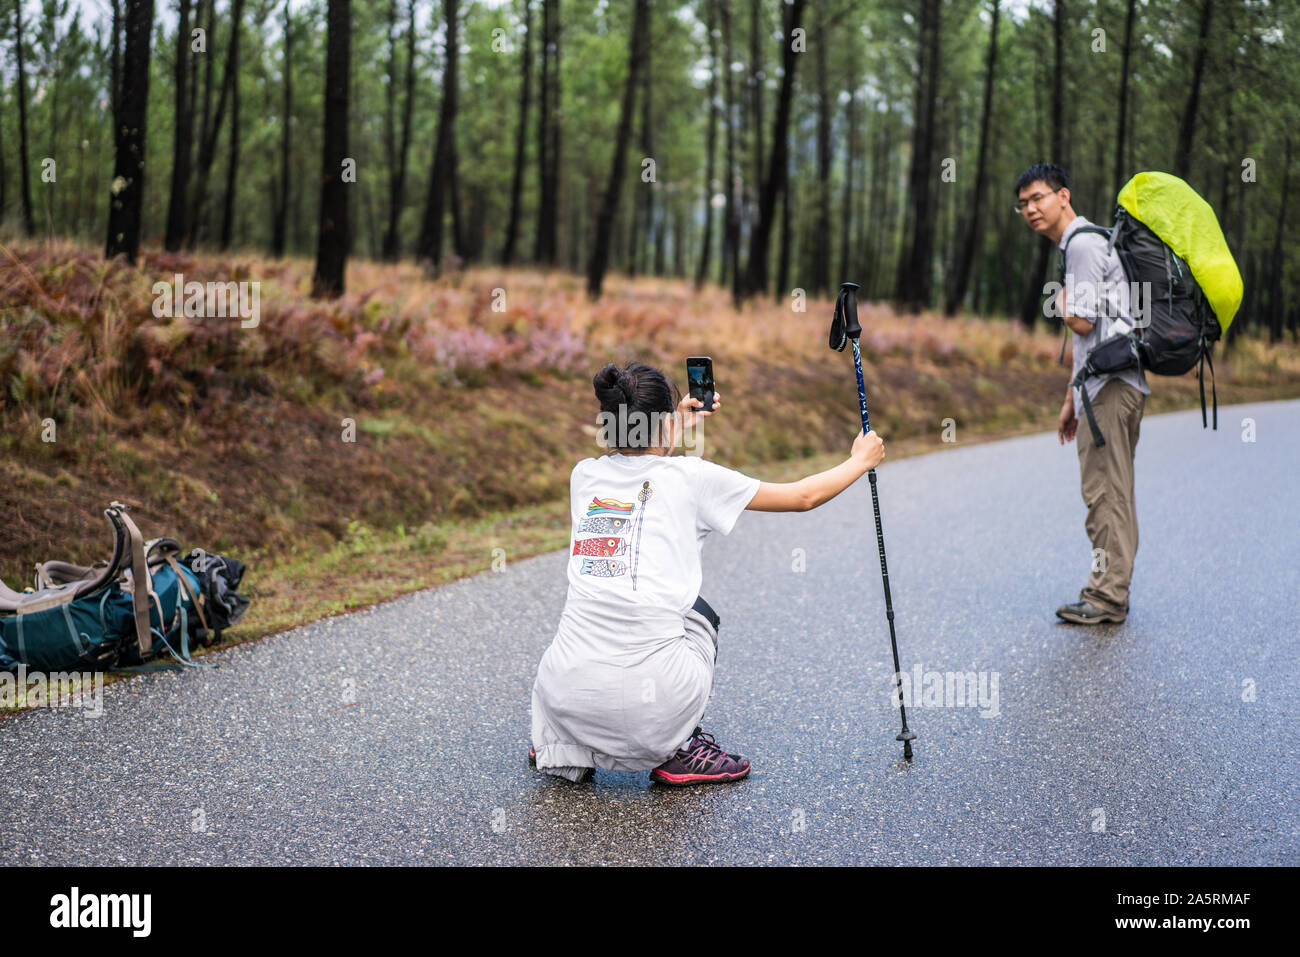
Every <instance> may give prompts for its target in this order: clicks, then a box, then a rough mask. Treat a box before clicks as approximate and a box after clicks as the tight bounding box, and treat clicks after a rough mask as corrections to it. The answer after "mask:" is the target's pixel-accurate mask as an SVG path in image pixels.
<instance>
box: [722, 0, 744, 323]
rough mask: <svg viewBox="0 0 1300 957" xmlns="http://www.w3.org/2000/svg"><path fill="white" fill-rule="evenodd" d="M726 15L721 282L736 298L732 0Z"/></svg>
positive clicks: (737, 220) (724, 4)
mask: <svg viewBox="0 0 1300 957" xmlns="http://www.w3.org/2000/svg"><path fill="white" fill-rule="evenodd" d="M719 9H720V13H721V15H722V50H723V62H724V63H725V64H726V66H725V67H724V69H723V72H722V77H723V80H722V89H723V115H724V116H725V117H726V121H725V122H726V126H727V182H726V197H727V205H726V207H725V209H724V210H723V231H722V262H721V268H720V270H719V277H718V282H719V284H720V285H722V286H726V285H727V284H728V283H730V284H731V287H732V299H733V301H736V302H737V303H738V299H737V297H736V283H737V281H738V280H737V272H738V270H739V268H740V252H739V246H740V216H739V214H738V213H737V211H736V203H737V198H736V124H735V119H734V118H733V116H732V112H733V106H734V104H735V102H736V99H735V95H734V92H733V91H734V87H733V86H732V77H731V62H732V46H731V0H720V8H719Z"/></svg>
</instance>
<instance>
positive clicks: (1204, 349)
mask: <svg viewBox="0 0 1300 957" xmlns="http://www.w3.org/2000/svg"><path fill="white" fill-rule="evenodd" d="M1207 362H1208V363H1209V364H1210V395H1211V397H1212V398H1213V401H1214V430H1215V431H1216V432H1217V431H1218V430H1219V390H1218V389H1217V388H1216V387H1215V385H1214V353H1212V352H1211V351H1210V348H1209V347H1208V346H1207V345H1206V344H1205V342H1204V340H1202V342H1201V364H1200V366H1199V367H1198V368H1197V370H1196V378H1197V381H1198V382H1199V383H1200V386H1201V428H1205V427H1206V424H1207V423H1206V421H1205V364H1206V363H1207Z"/></svg>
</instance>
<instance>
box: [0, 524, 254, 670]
mask: <svg viewBox="0 0 1300 957" xmlns="http://www.w3.org/2000/svg"><path fill="white" fill-rule="evenodd" d="M104 515H105V517H106V518H107V519H108V521H109V524H110V525H111V526H112V529H113V555H112V557H111V558H110V559H108V560H107V561H102V562H98V563H96V564H94V565H90V566H83V565H74V564H71V563H69V562H60V561H47V562H43V563H39V564H37V565H36V576H35V582H34V587H33V588H30V589H27V590H25V591H23V592H16V591H14V590H13V589H11V588H9V587H8V586H6V585H5V584H4V582H2V581H0V670H7V671H16V670H17V669H18V667H19V666H21V665H25V666H27V667H28V668H29V669H32V670H35V671H44V672H47V673H50V672H65V671H75V670H89V671H100V670H107V669H125V668H129V667H131V666H141V667H144V666H145V665H144V663H145V662H147V661H149V660H150V659H151V658H155V657H157V656H159V655H162V654H164V653H169V654H170V656H171V658H173V659H174V660H175V661H176V662H178V663H179V664H180V665H183V666H189V667H213V666H211V665H199V664H198V663H197V662H195V661H193V660H191V658H190V647H191V641H192V640H193V641H197V642H198V643H200V644H203V645H205V646H206V645H211V644H212V643H213V642H214V641H219V640H220V638H221V630H222V629H223V628H227V627H229V626H230V625H233V624H234V623H235V621H237V620H238V619H239V617H240V616H241V615H242V614H243V612H244V609H245V608H247V605H248V599H247V598H244V597H243V596H240V595H237V594H236V593H235V589H236V588H238V586H239V580H240V578H241V577H242V575H243V570H244V566H243V565H242V564H241V563H239V562H237V561H235V560H234V559H228V558H223V557H222V556H219V555H208V554H206V553H204V552H203V551H202V550H201V549H194V550H193V551H191V552H190V553H189V554H187V555H186V556H184V558H183V559H181V560H179V561H178V559H177V556H178V555H179V554H180V550H181V549H180V545H179V544H178V543H177V542H176V541H175V539H170V538H158V539H153V540H152V541H149V542H146V541H144V539H143V536H141V534H140V530H139V529H138V528H137V527H136V525H135V522H134V521H132V519H131V517H130V516H129V515H128V514H127V512H126V506H125V505H122V504H121V503H118V502H114V503H112V504H111V505H110V506H109V507H108V508H107V509H105V510H104ZM153 667H159V666H153ZM164 667H173V666H170V665H167V666H164Z"/></svg>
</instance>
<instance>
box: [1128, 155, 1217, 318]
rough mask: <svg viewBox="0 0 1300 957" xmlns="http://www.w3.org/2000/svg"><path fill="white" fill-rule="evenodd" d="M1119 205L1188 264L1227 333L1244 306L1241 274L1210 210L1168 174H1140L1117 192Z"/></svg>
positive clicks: (1205, 203) (1206, 204)
mask: <svg viewBox="0 0 1300 957" xmlns="http://www.w3.org/2000/svg"><path fill="white" fill-rule="evenodd" d="M1119 204H1120V205H1121V206H1123V207H1124V208H1125V209H1126V210H1128V212H1129V214H1130V215H1131V216H1132V217H1133V218H1134V219H1136V220H1138V221H1139V222H1140V223H1142V224H1143V225H1144V226H1146V227H1147V228H1148V229H1149V230H1151V231H1152V232H1153V233H1155V234H1156V235H1157V236H1159V237H1160V240H1161V241H1162V242H1163V243H1164V244H1165V245H1167V246H1168V247H1169V248H1170V249H1172V250H1173V251H1174V252H1176V253H1177V254H1178V255H1179V256H1180V257H1181V258H1182V260H1183V261H1184V262H1185V263H1187V265H1188V266H1189V267H1190V268H1191V270H1192V276H1193V277H1194V278H1195V279H1196V283H1197V285H1199V286H1200V287H1201V292H1203V293H1205V298H1206V299H1207V300H1208V301H1209V303H1210V308H1211V309H1213V310H1214V315H1215V317H1216V318H1217V319H1218V320H1219V328H1220V330H1222V331H1223V332H1227V331H1228V326H1230V325H1231V324H1232V320H1233V317H1234V316H1236V315H1237V309H1238V308H1240V306H1241V296H1242V283H1241V273H1240V272H1239V271H1238V269H1237V263H1236V261H1235V260H1233V258H1232V253H1231V252H1229V251H1228V241H1227V240H1226V239H1224V238H1223V230H1222V229H1220V228H1219V220H1218V217H1216V216H1215V215H1214V210H1213V209H1211V208H1210V204H1209V203H1207V202H1206V201H1205V200H1203V199H1202V198H1201V196H1200V194H1199V193H1197V192H1196V190H1194V189H1192V188H1191V187H1190V186H1188V185H1187V183H1185V182H1184V181H1183V180H1181V179H1179V178H1178V177H1177V176H1172V175H1170V174H1169V173H1138V174H1136V175H1135V176H1134V177H1133V178H1132V179H1131V180H1129V181H1128V182H1127V183H1125V184H1124V188H1123V189H1121V190H1120V191H1119Z"/></svg>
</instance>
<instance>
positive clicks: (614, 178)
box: [587, 0, 650, 300]
mask: <svg viewBox="0 0 1300 957" xmlns="http://www.w3.org/2000/svg"><path fill="white" fill-rule="evenodd" d="M649 18H650V0H636V14H635V22H634V23H633V26H632V36H631V37H629V39H628V67H627V84H626V85H625V86H624V88H623V104H622V106H621V108H620V110H619V115H618V132H617V134H615V142H614V157H613V161H612V162H611V164H610V168H609V179H608V180H607V181H606V184H605V196H604V199H603V200H602V201H601V204H600V211H599V212H598V213H597V214H596V235H595V237H594V240H593V243H592V247H591V258H590V260H589V261H588V263H587V295H588V296H590V297H591V298H592V299H593V300H594V299H599V298H600V293H601V286H602V284H603V283H604V280H605V269H606V268H607V266H608V265H609V243H610V238H611V236H612V235H613V232H614V217H615V215H616V213H617V212H618V201H619V194H620V192H621V187H622V184H623V180H624V178H626V176H627V148H628V140H629V139H630V138H631V135H632V111H633V106H634V101H635V98H636V90H637V86H638V85H639V84H640V82H641V70H642V66H643V64H644V63H645V56H646V48H647V47H648V45H649V43H648V38H647V37H646V33H647V30H648V24H649ZM637 179H638V182H639V181H640V177H639V176H638V177H637ZM643 185H644V184H643Z"/></svg>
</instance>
